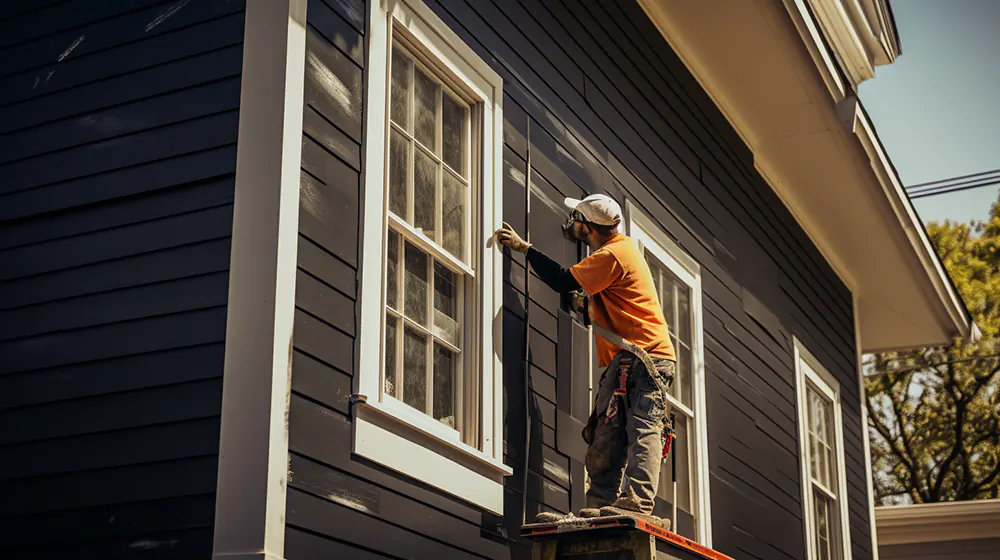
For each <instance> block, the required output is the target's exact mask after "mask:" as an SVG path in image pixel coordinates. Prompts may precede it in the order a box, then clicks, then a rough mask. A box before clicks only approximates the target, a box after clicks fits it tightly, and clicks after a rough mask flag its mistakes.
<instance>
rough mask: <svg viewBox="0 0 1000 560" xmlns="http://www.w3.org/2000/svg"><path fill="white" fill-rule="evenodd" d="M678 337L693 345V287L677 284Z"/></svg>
mask: <svg viewBox="0 0 1000 560" xmlns="http://www.w3.org/2000/svg"><path fill="white" fill-rule="evenodd" d="M677 337H678V338H680V339H681V342H683V343H685V344H687V345H688V346H690V345H691V289H690V288H688V287H687V286H685V285H684V284H682V283H680V282H678V284H677Z"/></svg>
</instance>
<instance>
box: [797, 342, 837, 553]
mask: <svg viewBox="0 0 1000 560" xmlns="http://www.w3.org/2000/svg"><path fill="white" fill-rule="evenodd" d="M795 362H796V377H797V394H798V401H799V403H798V404H799V442H800V444H799V450H800V453H801V460H800V462H801V468H802V480H803V491H802V494H803V496H802V497H803V507H804V510H805V516H804V517H805V529H806V546H807V547H808V558H809V559H810V560H834V559H841V558H846V557H847V552H846V551H848V550H850V541H849V538H850V536H849V535H848V533H847V531H846V528H845V520H846V519H847V509H846V508H847V500H846V488H847V484H846V476H845V472H844V445H843V441H844V436H843V434H844V431H843V420H842V418H841V412H840V385H839V384H838V383H837V381H836V380H835V379H834V378H833V376H832V375H830V373H829V372H828V371H826V370H825V369H824V368H823V366H822V365H820V363H819V362H818V361H817V360H816V358H815V357H814V356H813V355H812V354H810V353H809V352H808V351H807V350H806V349H805V347H804V346H802V344H801V342H799V341H798V340H796V341H795Z"/></svg>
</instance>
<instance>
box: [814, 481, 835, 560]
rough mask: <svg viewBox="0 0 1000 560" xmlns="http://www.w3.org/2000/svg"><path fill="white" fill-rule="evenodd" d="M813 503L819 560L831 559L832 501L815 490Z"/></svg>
mask: <svg viewBox="0 0 1000 560" xmlns="http://www.w3.org/2000/svg"><path fill="white" fill-rule="evenodd" d="M813 503H814V504H815V510H816V512H815V515H816V517H815V520H814V521H815V541H816V548H817V550H816V552H817V554H816V556H817V558H823V559H827V560H828V559H829V558H831V556H832V552H833V551H832V546H831V544H832V539H831V531H830V530H831V522H832V520H831V519H830V514H831V508H830V504H831V502H830V499H829V498H827V497H826V495H825V494H823V493H822V492H821V491H820V490H818V489H813Z"/></svg>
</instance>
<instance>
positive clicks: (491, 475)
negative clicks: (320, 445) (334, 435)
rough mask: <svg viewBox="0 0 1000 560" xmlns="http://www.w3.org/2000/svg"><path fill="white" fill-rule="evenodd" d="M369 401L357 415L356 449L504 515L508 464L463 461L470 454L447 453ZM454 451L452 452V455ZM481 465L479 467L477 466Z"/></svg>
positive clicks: (400, 470)
mask: <svg viewBox="0 0 1000 560" xmlns="http://www.w3.org/2000/svg"><path fill="white" fill-rule="evenodd" d="M382 414H383V413H382V412H380V411H377V410H374V409H373V408H371V407H370V406H368V405H361V406H359V407H358V408H357V415H356V416H355V418H354V452H355V453H357V454H359V455H361V456H363V457H365V458H367V459H368V460H370V461H373V462H375V463H378V464H380V465H382V466H384V467H386V468H388V469H390V470H393V471H396V472H398V473H401V474H404V475H406V476H409V477H411V478H414V479H416V480H419V481H421V482H423V483H425V484H427V485H429V486H432V487H434V488H437V489H438V490H441V491H443V492H447V493H448V494H451V495H453V496H456V497H458V498H461V499H463V500H465V501H467V502H469V503H471V504H473V505H476V506H478V507H481V508H483V509H485V510H487V511H490V512H493V513H495V514H497V515H503V477H504V476H505V475H507V474H510V473H511V472H512V471H510V470H509V468H508V467H505V466H502V465H501V467H502V469H503V470H501V468H500V467H496V466H493V467H490V466H487V465H483V464H482V463H479V464H476V462H473V461H463V460H462V459H464V458H465V456H467V455H468V454H467V453H465V452H463V451H460V450H456V452H455V453H452V454H445V453H441V452H440V451H438V449H439V448H438V447H436V446H430V445H426V443H425V441H424V440H425V439H426V438H421V437H419V436H420V434H417V433H416V432H414V431H413V430H410V429H408V427H407V426H403V425H401V424H398V423H395V422H393V418H392V417H382V418H379V416H380V415H382ZM449 455H450V456H449ZM477 467H478V468H477Z"/></svg>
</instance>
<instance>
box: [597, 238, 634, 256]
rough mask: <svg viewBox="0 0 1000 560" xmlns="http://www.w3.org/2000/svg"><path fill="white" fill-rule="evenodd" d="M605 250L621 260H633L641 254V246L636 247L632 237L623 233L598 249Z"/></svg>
mask: <svg viewBox="0 0 1000 560" xmlns="http://www.w3.org/2000/svg"><path fill="white" fill-rule="evenodd" d="M605 250H606V251H607V252H608V253H610V254H611V255H614V257H615V258H616V259H618V261H619V262H626V261H632V260H635V259H636V258H638V257H639V256H640V255H639V248H638V247H636V245H635V243H634V242H633V241H632V238H630V237H628V236H626V235H621V236H619V237H618V238H616V239H615V240H613V241H612V242H610V243H608V244H606V245H605V246H603V247H601V248H600V249H598V251H605Z"/></svg>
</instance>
